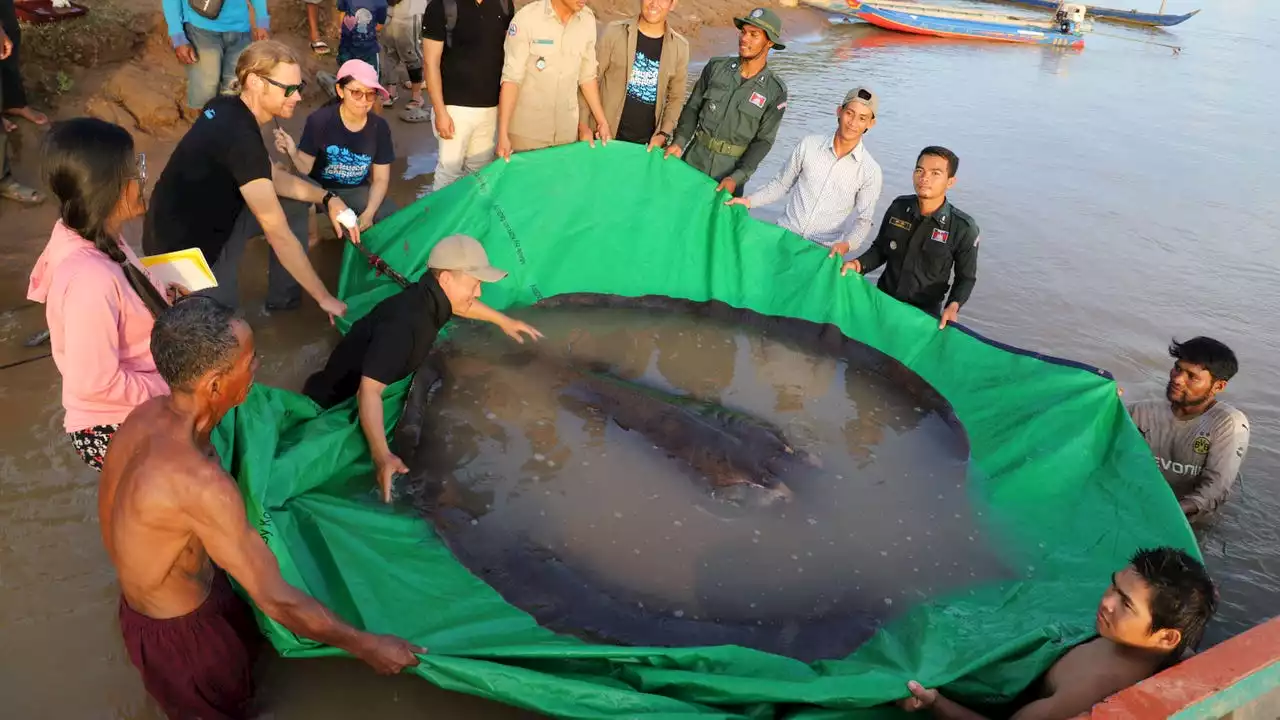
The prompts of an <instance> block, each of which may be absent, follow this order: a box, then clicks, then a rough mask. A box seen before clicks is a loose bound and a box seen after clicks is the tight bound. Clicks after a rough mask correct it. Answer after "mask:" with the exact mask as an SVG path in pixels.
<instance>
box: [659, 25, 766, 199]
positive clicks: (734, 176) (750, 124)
mask: <svg viewBox="0 0 1280 720" xmlns="http://www.w3.org/2000/svg"><path fill="white" fill-rule="evenodd" d="M733 24H734V25H736V26H737V27H738V32H739V35H738V55H737V56H736V57H719V58H712V59H711V60H710V61H708V62H707V66H706V67H705V68H703V69H702V75H701V76H699V78H698V82H697V83H696V84H695V85H694V86H693V93H692V94H690V95H689V99H688V101H686V102H685V106H684V110H683V111H682V112H681V113H680V122H678V123H677V124H676V136H675V137H674V138H672V139H671V144H670V145H668V146H667V150H666V153H665V154H664V155H663V157H668V158H669V157H671V156H673V155H674V156H675V157H679V158H684V161H685V162H687V163H689V165H691V166H693V167H694V168H697V169H698V170H699V171H701V172H704V173H706V174H707V175H710V176H711V178H712V179H713V180H718V181H719V182H720V184H719V185H717V186H716V192H719V191H721V190H727V191H728V192H729V193H730V194H731V195H733V196H734V197H741V196H742V191H743V186H744V185H746V184H747V181H748V180H750V179H751V176H752V175H753V174H754V173H755V171H756V168H757V167H759V166H760V161H761V160H764V158H765V156H766V155H768V154H769V151H770V150H771V149H773V141H774V139H775V138H776V137H777V136H778V126H779V125H781V124H782V114H783V112H784V111H785V110H786V109H787V85H786V83H784V82H782V78H779V77H778V76H777V75H776V74H775V73H774V72H773V70H772V69H771V68H769V65H768V62H769V51H770V50H773V49H777V50H782V49H783V48H785V47H786V45H783V44H782V20H781V19H780V18H779V17H778V16H777V14H776V13H774V12H773V11H772V10H768V9H766V8H756V9H755V10H752V11H751V12H750V13H749V14H748V15H747V17H743V18H736V19H735V20H734V21H733Z"/></svg>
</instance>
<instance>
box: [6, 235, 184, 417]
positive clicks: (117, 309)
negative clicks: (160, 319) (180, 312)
mask: <svg viewBox="0 0 1280 720" xmlns="http://www.w3.org/2000/svg"><path fill="white" fill-rule="evenodd" d="M120 246H121V247H122V248H123V249H124V252H125V255H126V256H127V257H128V258H129V262H132V263H134V264H135V265H139V267H141V265H140V264H139V263H138V258H137V256H136V255H134V253H133V250H131V249H130V248H129V246H128V245H127V244H125V242H124V239H123V238H121V240H120ZM153 282H154V280H153ZM157 289H160V290H161V292H162V293H163V290H162V289H161V288H159V286H158V285H157ZM27 298H28V299H29V300H34V301H35V302H38V303H43V304H44V306H45V319H46V321H47V322H48V323H49V340H50V343H51V344H52V345H53V361H54V363H55V364H57V366H58V372H59V373H61V374H62V406H63V407H64V408H65V409H66V412H67V415H66V420H65V423H64V424H65V427H66V429H67V432H75V431H77V430H84V429H87V428H91V427H94V426H97V425H114V424H117V423H120V422H123V421H124V419H125V418H126V417H128V415H129V413H130V412H132V411H133V409H134V408H135V407H137V406H139V405H141V404H142V403H144V402H146V401H147V400H149V399H151V398H153V397H155V396H157V395H167V394H168V393H169V386H168V385H167V384H165V381H164V380H163V379H161V378H160V373H159V372H157V371H156V363H155V361H154V360H153V359H152V358H151V328H152V327H153V326H154V325H155V319H154V318H153V317H152V316H151V312H150V311H149V310H147V306H146V305H145V304H143V302H142V298H140V297H138V294H137V293H136V292H134V290H133V287H132V286H130V285H129V281H128V280H127V279H126V278H125V275H124V270H123V269H122V268H121V267H120V266H119V265H117V264H116V262H115V261H114V260H112V259H111V258H110V257H108V256H107V255H106V254H105V253H103V252H102V251H101V250H99V249H98V248H96V247H94V245H93V243H91V242H89V241H88V240H85V239H84V238H82V237H80V235H79V234H77V233H76V232H75V231H73V230H71V229H70V228H68V227H67V226H66V225H63V224H62V221H58V223H57V224H56V225H54V227H53V234H52V236H50V238H49V244H48V245H47V246H46V247H45V249H44V252H43V253H41V254H40V259H39V260H37V261H36V266H35V269H34V270H32V271H31V283H30V285H28V287H27Z"/></svg>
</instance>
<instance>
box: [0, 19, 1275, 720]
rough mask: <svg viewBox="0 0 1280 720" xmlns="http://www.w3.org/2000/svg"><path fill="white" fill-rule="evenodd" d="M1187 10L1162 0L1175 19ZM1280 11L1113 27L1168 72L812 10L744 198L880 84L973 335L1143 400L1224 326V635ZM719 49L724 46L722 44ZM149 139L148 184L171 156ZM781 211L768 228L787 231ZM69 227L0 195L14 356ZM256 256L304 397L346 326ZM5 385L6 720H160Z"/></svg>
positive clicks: (1269, 554) (88, 488)
mask: <svg viewBox="0 0 1280 720" xmlns="http://www.w3.org/2000/svg"><path fill="white" fill-rule="evenodd" d="M1195 6H1196V4H1195V3H1193V2H1191V1H1190V0H1176V1H1175V0H1171V1H1170V3H1169V10H1168V11H1169V12H1185V11H1188V10H1190V9H1194V7H1195ZM1277 20H1280V9H1277V8H1275V7H1272V6H1271V5H1270V4H1266V3H1244V4H1223V5H1220V6H1214V7H1212V8H1207V9H1206V10H1205V12H1202V13H1201V14H1200V15H1199V16H1197V17H1196V18H1193V19H1192V20H1191V21H1189V22H1188V23H1186V24H1185V25H1183V26H1180V27H1178V28H1176V29H1174V30H1172V31H1160V32H1155V33H1150V34H1147V33H1144V32H1141V31H1135V30H1130V29H1126V28H1122V27H1113V26H1106V27H1103V28H1101V29H1100V32H1105V33H1107V34H1111V35H1121V36H1124V37H1129V38H1131V39H1143V38H1151V39H1155V40H1159V41H1162V42H1175V43H1178V44H1181V45H1183V46H1184V48H1185V49H1184V51H1183V53H1182V55H1181V56H1179V57H1176V58H1174V57H1171V55H1170V54H1169V52H1168V51H1167V50H1165V49H1161V48H1155V47H1152V46H1146V45H1141V44H1137V43H1134V42H1126V41H1123V40H1117V39H1110V38H1104V37H1101V36H1096V37H1094V36H1091V37H1090V38H1089V39H1088V42H1089V47H1088V48H1087V49H1086V50H1085V51H1084V52H1082V53H1079V54H1074V53H1061V52H1057V51H1052V50H1043V51H1042V50H1040V49H1033V48H1014V47H1001V46H990V45H983V44H979V43H953V42H938V41H919V40H918V39H915V38H909V37H899V36H896V35H892V34H889V33H883V32H879V31H876V30H874V29H870V28H856V27H849V28H832V29H818V23H817V21H816V20H815V21H814V22H813V23H812V25H811V26H810V28H809V29H807V30H802V31H801V32H800V34H799V35H798V37H797V42H794V43H792V44H791V46H790V47H789V48H788V50H787V51H786V54H785V55H781V54H780V55H779V57H778V58H777V66H778V68H779V70H780V72H782V73H784V76H785V77H786V78H787V81H788V83H789V85H790V88H791V103H790V105H789V108H788V113H787V117H786V119H785V120H784V123H783V127H782V130H781V132H780V134H779V140H778V143H777V145H776V146H775V148H774V151H773V152H772V153H771V154H770V156H769V158H768V159H767V160H766V162H765V164H764V165H763V166H762V168H761V170H760V172H759V174H758V175H757V178H758V179H757V180H756V181H753V183H752V184H751V185H752V186H755V185H758V184H759V183H760V182H764V181H765V179H767V177H768V176H769V175H770V174H771V173H773V172H776V171H777V170H778V169H779V168H780V167H781V164H782V163H783V162H784V161H785V159H786V154H787V153H788V152H789V150H790V148H791V147H792V146H793V145H794V143H795V141H796V140H797V139H798V138H799V137H800V136H802V135H804V134H808V133H813V132H822V133H826V132H829V131H830V129H831V127H832V125H831V122H832V114H833V112H834V104H835V102H837V100H836V99H835V98H836V97H837V96H838V95H841V94H843V92H844V90H845V89H847V87H849V86H853V85H856V84H862V83H866V84H870V85H871V86H872V87H874V88H875V89H876V90H877V91H878V92H879V93H880V94H881V116H880V119H879V124H878V125H877V127H876V128H875V129H873V130H872V131H871V133H870V134H869V135H868V137H867V145H868V148H869V149H870V150H871V152H872V153H873V155H874V156H875V157H876V159H877V160H878V161H879V162H880V164H881V166H882V167H883V168H884V172H885V190H884V193H883V195H882V197H881V200H880V204H879V206H878V213H877V218H878V217H879V213H880V212H883V209H884V207H885V206H886V205H887V204H888V202H889V201H890V200H892V198H893V197H894V196H895V195H898V194H902V193H907V192H910V185H909V176H910V168H911V164H912V162H914V158H915V152H916V151H917V149H918V148H919V147H921V146H923V145H924V144H926V143H930V142H941V143H943V144H947V145H950V146H951V147H952V149H954V150H956V151H957V152H958V153H959V154H960V156H961V158H962V165H961V170H960V181H959V183H958V185H957V188H956V190H955V192H954V194H953V200H954V201H955V202H956V204H957V205H959V206H960V207H961V208H962V209H964V210H966V211H967V212H969V213H970V214H971V215H973V216H974V217H975V218H976V219H977V220H978V222H979V224H980V225H981V226H982V229H983V240H984V242H983V243H982V247H983V255H982V261H981V269H980V274H979V282H978V286H977V289H976V290H975V293H974V296H973V301H972V302H971V303H970V304H969V305H968V306H967V307H966V308H965V311H964V314H963V316H962V321H963V322H965V323H967V324H969V325H970V326H972V327H974V328H975V329H976V330H978V331H979V332H982V333H983V334H986V335H988V336H990V337H993V338H996V339H999V340H1002V341H1005V342H1010V343H1012V344H1015V345H1020V346H1023V347H1029V348H1034V349H1036V350H1039V351H1042V352H1046V353H1050V354H1053V355H1059V356H1063V357H1070V358H1073V359H1077V360H1081V361H1084V362H1088V363H1092V364H1095V365H1098V366H1100V367H1103V368H1106V369H1108V370H1111V371H1112V372H1114V373H1115V374H1116V375H1117V377H1118V378H1119V380H1120V382H1121V384H1122V385H1123V386H1124V387H1125V388H1126V397H1128V398H1135V399H1136V398H1143V397H1151V396H1155V395H1157V394H1158V393H1159V392H1160V389H1161V388H1162V387H1163V383H1164V379H1163V376H1164V373H1165V371H1166V370H1167V367H1168V364H1169V360H1168V358H1167V357H1166V356H1165V354H1164V347H1165V345H1166V344H1167V342H1168V339H1169V337H1170V336H1172V335H1177V336H1179V337H1180V338H1185V337H1190V336H1191V335H1193V334H1198V333H1208V334H1215V335H1218V336H1219V337H1220V338H1221V339H1222V340H1224V341H1226V342H1228V343H1229V344H1231V345H1232V346H1233V347H1234V348H1235V349H1236V351H1237V353H1238V354H1239V355H1240V359H1241V364H1242V371H1241V374H1240V376H1239V378H1238V379H1237V380H1235V381H1233V382H1232V383H1231V385H1230V387H1229V389H1228V391H1227V394H1226V396H1225V399H1226V400H1228V401H1229V402H1232V403H1233V404H1236V405H1237V406H1238V407H1241V408H1242V409H1243V410H1244V411H1245V412H1246V413H1247V414H1248V415H1249V417H1250V420H1251V424H1252V427H1253V441H1252V446H1251V448H1250V451H1249V455H1248V458H1247V460H1246V464H1245V482H1244V485H1243V488H1242V490H1241V491H1240V492H1237V494H1236V495H1235V497H1234V498H1233V499H1232V500H1231V501H1230V502H1229V504H1228V506H1227V508H1226V511H1225V517H1224V518H1223V521H1222V523H1221V524H1220V525H1219V526H1218V527H1217V528H1215V529H1214V530H1213V531H1211V532H1210V533H1209V534H1208V535H1207V537H1206V539H1205V543H1204V549H1205V554H1206V555H1207V556H1208V560H1209V563H1210V568H1211V570H1213V571H1214V573H1215V576H1216V577H1217V578H1218V580H1219V582H1220V583H1221V584H1222V609H1221V612H1220V615H1219V619H1218V621H1216V622H1215V623H1214V624H1213V625H1211V627H1210V633H1209V641H1210V642H1217V641H1220V640H1221V639H1223V638H1224V637H1228V636H1230V635H1232V634H1235V633H1237V632H1239V631H1240V630H1242V629H1244V628H1246V627H1249V626H1251V625H1253V624H1256V623H1257V622H1258V621H1259V620H1261V619H1263V618H1265V617H1268V616H1271V615H1273V614H1274V613H1275V607H1274V598H1275V597H1276V593H1278V592H1280V582H1278V581H1277V578H1280V535H1278V534H1277V532H1278V531H1277V529H1276V526H1275V523H1274V517H1276V516H1277V515H1278V514H1280V492H1277V490H1276V487H1275V485H1274V483H1273V482H1271V478H1274V477H1277V476H1280V443H1278V441H1277V437H1280V393H1278V392H1277V390H1276V388H1277V387H1280V374H1278V372H1277V369H1276V365H1275V362H1274V358H1275V357H1276V356H1277V355H1280V333H1278V332H1277V331H1276V329H1275V328H1274V325H1275V323H1274V322H1271V315H1272V313H1271V310H1270V308H1272V307H1275V306H1276V305H1277V304H1278V303H1280V295H1278V294H1277V288H1280V285H1278V284H1277V283H1276V281H1275V278H1276V276H1277V274H1278V273H1280V260H1278V257H1280V256H1277V253H1276V251H1275V249H1274V247H1273V245H1274V239H1275V238H1276V237H1280V222H1277V220H1276V218H1275V216H1274V213H1272V212H1270V208H1271V207H1272V206H1273V205H1274V202H1273V199H1272V198H1271V196H1270V189H1269V188H1270V183H1269V182H1268V180H1269V177H1270V175H1269V172H1270V170H1269V165H1268V164H1267V162H1266V158H1267V157H1269V156H1268V155H1267V153H1268V152H1270V153H1271V154H1274V152H1275V149H1276V143H1275V140H1274V136H1275V135H1274V123H1273V118H1274V117H1275V116H1276V114H1277V112H1278V111H1280V105H1278V103H1280V101H1278V100H1277V99H1276V97H1275V96H1273V95H1268V94H1266V93H1261V94H1259V93H1258V92H1257V91H1256V88H1257V87H1262V86H1264V85H1265V83H1267V82H1268V81H1269V79H1270V76H1269V73H1270V72H1271V67H1272V66H1273V65H1274V63H1273V59H1274V53H1275V47H1274V43H1273V42H1272V41H1271V40H1269V39H1268V38H1267V36H1265V35H1264V31H1263V28H1267V27H1270V26H1272V25H1274V24H1275V22H1276V21H1277ZM788 22H790V16H788ZM797 27H800V26H797ZM705 35H706V37H708V38H712V37H716V38H719V40H717V42H719V43H720V44H719V45H716V47H717V48H724V47H731V46H730V45H728V44H726V43H725V42H724V38H727V37H728V34H725V35H723V36H720V35H714V34H712V33H707V34H705ZM712 44H713V45H714V43H712ZM1192 88H1198V90H1195V91H1191V90H1190V89H1192ZM301 117H302V115H301V114H300V115H299V117H298V118H297V119H295V120H294V121H293V122H292V123H291V124H290V127H291V128H292V129H293V130H294V131H295V132H296V131H297V130H298V129H299V128H300V127H301ZM393 125H394V127H395V128H396V141H397V144H398V147H399V148H400V149H401V152H406V150H407V154H408V157H407V158H406V159H403V160H400V161H398V162H397V164H396V166H395V174H394V176H395V177H396V178H397V180H396V183H395V188H394V194H395V196H396V197H397V198H398V199H404V198H410V197H413V196H415V195H416V194H417V193H418V192H421V190H422V189H423V188H424V187H425V186H426V185H427V184H428V182H429V181H428V179H427V178H426V177H425V174H426V173H429V172H430V170H431V168H432V166H433V165H434V154H433V153H434V150H433V148H434V143H433V141H432V140H431V137H430V131H429V129H428V128H426V127H425V126H418V127H415V128H406V127H404V126H403V125H402V124H400V123H394V124H393ZM36 137H37V134H36V133H35V132H33V131H32V130H31V129H30V128H29V127H24V128H23V130H22V131H21V132H20V135H19V137H18V142H16V143H15V144H16V145H18V150H19V151H20V152H19V158H18V164H17V170H18V173H19V174H20V175H21V176H23V177H25V178H29V179H34V178H35V177H36V175H35V168H34V161H35V157H34V155H35V142H34V140H35V138H36ZM140 149H145V150H147V152H148V153H149V161H150V162H149V164H150V169H151V171H152V172H153V173H154V174H157V175H158V172H159V170H160V167H161V166H162V162H163V160H164V158H165V157H166V155H167V150H166V148H165V147H164V146H163V145H151V146H146V144H145V143H144V145H143V147H141V148H140ZM780 207H781V204H779V205H778V206H775V207H773V208H767V209H764V210H762V211H756V212H755V213H754V214H756V215H757V216H759V217H761V218H764V219H772V218H776V217H777V213H778V212H779V211H780ZM54 218H55V214H54V210H53V208H52V207H51V206H48V205H46V206H45V207H42V208H38V209H34V210H27V209H19V208H17V207H15V206H13V205H12V204H9V203H0V228H3V232H2V233H0V234H2V236H3V242H2V243H0V364H5V363H10V362H14V361H19V360H22V359H25V358H30V357H34V356H36V355H39V354H41V353H43V352H47V348H37V349H34V350H28V349H25V348H22V347H21V341H22V340H23V339H25V338H26V337H27V336H28V335H29V334H31V333H33V332H36V331H37V330H39V329H41V328H42V327H43V317H42V315H43V312H42V310H41V309H40V308H38V307H37V308H32V307H27V305H26V302H25V300H24V296H25V288H26V277H27V272H28V271H29V269H30V267H31V264H32V263H33V262H34V260H35V258H36V256H37V255H38V254H39V251H40V249H41V248H42V247H43V244H44V242H45V240H46V239H47V237H48V231H49V228H50V227H51V226H52V224H53V221H54ZM130 237H131V238H133V239H134V240H136V239H137V228H132V229H131V236H130ZM338 250H339V248H338V246H337V244H336V243H335V242H334V241H332V240H329V241H326V242H325V243H324V244H322V245H321V246H320V247H319V248H317V249H316V250H315V251H313V258H315V259H316V262H317V265H318V266H319V268H320V270H321V273H322V276H323V277H326V278H333V277H334V272H335V269H336V263H337V260H338ZM245 267H246V268H251V267H252V268H258V270H257V271H253V272H250V271H246V273H245V285H246V291H245V292H246V301H245V304H244V306H245V308H246V311H247V315H248V317H249V320H250V322H251V323H253V325H254V327H255V328H256V330H257V331H258V333H259V342H260V348H261V351H262V352H263V354H264V356H265V357H264V362H263V368H262V371H261V374H260V378H261V379H262V381H263V382H267V383H271V384H277V385H281V386H284V387H292V388H296V387H298V386H299V384H300V383H301V380H302V378H304V377H305V376H306V374H307V373H308V372H310V371H311V370H312V369H314V368H315V367H317V366H318V365H319V364H320V363H321V362H322V359H323V358H324V356H325V355H326V354H327V351H328V348H329V347H330V346H331V345H332V343H333V341H334V339H335V337H336V336H335V334H334V333H333V331H332V330H330V329H329V328H328V326H327V324H326V323H325V321H324V318H323V317H322V316H321V314H320V313H319V312H318V310H317V309H316V308H315V307H314V305H312V304H311V303H310V302H306V303H304V307H303V309H302V310H301V311H299V312H298V313H297V314H293V315H289V316H286V317H285V318H279V317H275V318H267V317H264V316H262V315H261V314H260V313H259V311H258V310H257V305H258V304H259V303H260V302H261V298H262V296H263V289H264V288H263V284H264V278H265V253H264V251H263V247H262V245H261V244H259V245H257V246H255V247H253V248H251V251H250V253H249V254H248V256H247V258H246V266H245ZM0 372H2V373H3V374H0V402H3V403H4V404H5V406H6V407H7V408H8V409H9V412H8V413H7V414H6V415H5V416H4V417H3V418H0V618H3V622H2V623H0V645H2V646H3V647H4V648H5V650H6V652H5V653H4V654H3V657H0V706H2V707H3V708H4V710H5V716H6V717H14V718H39V717H59V718H62V717H68V718H80V717H86V718H88V717H94V718H96V717H110V718H146V719H148V720H149V719H152V718H157V717H159V715H158V714H157V713H156V711H155V709H154V708H153V707H151V706H150V705H149V704H148V703H147V702H146V700H145V694H144V693H143V691H142V687H141V683H140V682H139V680H138V678H137V674H136V673H135V672H134V670H133V668H132V667H131V666H130V665H129V662H128V659H127V657H125V655H124V653H123V647H122V645H121V643H120V640H119V635H118V628H117V624H116V620H115V608H116V597H117V595H116V593H117V589H116V585H115V581H114V576H113V573H112V570H111V568H110V566H109V564H108V563H107V560H106V557H105V554H104V553H103V551H102V549H101V541H100V538H99V536H98V530H97V523H96V518H95V512H96V510H95V505H94V503H95V486H94V483H95V480H96V475H94V474H93V473H92V472H91V471H89V470H88V469H86V468H84V467H83V466H81V465H80V463H79V460H78V459H77V458H76V457H75V456H74V454H73V453H72V450H71V448H70V444H69V442H68V441H67V440H66V438H65V436H64V435H63V434H62V428H61V410H60V407H59V399H58V398H59V382H58V378H57V373H56V371H55V369H54V367H53V365H52V363H51V362H50V361H49V360H47V359H44V360H37V361H35V362H32V363H29V364H26V365H22V366H19V367H15V368H11V369H6V370H3V371H0ZM263 692H264V694H265V700H266V702H267V703H268V705H269V706H270V707H271V709H272V710H273V711H274V712H275V716H276V717H277V718H303V717H306V718H323V717H333V718H345V717H352V716H367V717H379V718H384V717H385V718H397V717H405V718H409V717H421V716H422V714H423V713H424V712H432V713H434V714H437V715H439V716H443V717H516V716H519V715H520V713H519V712H518V711H515V710H512V709H509V708H505V707H501V706H498V705H494V704H489V703H481V702H477V701H475V700H473V699H471V698H467V697H464V696H458V695H453V694H449V693H444V692H440V691H438V690H436V689H434V688H433V686H431V685H430V684H429V683H426V682H422V681H420V680H416V679H411V678H381V677H377V676H375V675H373V674H372V673H371V672H370V671H368V670H367V669H365V668H364V667H362V666H360V665H358V664H356V663H354V662H350V661H344V660H306V661H296V660H283V661H275V662H272V663H270V666H269V667H268V668H267V672H266V674H265V676H264V681H263Z"/></svg>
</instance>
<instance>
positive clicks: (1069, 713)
mask: <svg viewBox="0 0 1280 720" xmlns="http://www.w3.org/2000/svg"><path fill="white" fill-rule="evenodd" d="M1216 606H1217V593H1216V590H1215V589H1214V586H1213V581H1212V580H1211V579H1210V578H1209V574H1208V572H1206V571H1205V569H1204V566H1203V565H1201V564H1200V562H1199V561H1197V560H1196V559H1195V558H1193V557H1191V556H1190V555H1188V554H1187V553H1185V552H1183V551H1181V550H1176V549H1174V548H1167V547H1166V548H1156V549H1154V550H1139V551H1138V552H1136V553H1134V555H1133V559H1132V560H1130V561H1129V566H1128V567H1126V568H1125V569H1124V570H1121V571H1120V572H1118V573H1115V574H1113V575H1112V576H1111V586H1110V587H1109V588H1107V591H1106V593H1105V594H1104V595H1103V596H1102V601H1101V602H1100V603H1099V604H1098V614H1097V616H1096V617H1095V618H1094V625H1095V627H1096V628H1097V631H1098V637H1096V638H1094V639H1092V640H1089V641H1087V642H1085V643H1083V644H1080V645H1077V646H1076V647H1074V648H1072V649H1071V650H1070V651H1068V652H1067V654H1066V655H1063V656H1062V657H1061V658H1059V659H1058V661H1057V662H1055V663H1054V664H1053V665H1052V666H1051V667H1050V668H1049V670H1048V671H1047V672H1045V674H1044V675H1043V676H1041V678H1040V679H1039V680H1037V681H1036V682H1033V683H1032V684H1031V686H1030V687H1028V688H1027V689H1026V690H1024V691H1023V693H1022V695H1020V696H1019V697H1018V698H1017V699H1016V700H1015V701H1014V707H1013V708H1012V710H1013V711H1014V712H1013V715H1012V717H1013V719H1014V720H1059V719H1062V720H1066V718H1072V717H1075V716H1076V715H1079V714H1080V713H1084V712H1088V711H1089V709H1090V708H1092V707H1093V706H1094V704H1096V703H1099V702H1102V701H1103V700H1105V699H1106V698H1108V697H1110V696H1111V695H1114V694H1115V693H1117V692H1119V691H1121V690H1123V689H1125V688H1127V687H1129V686H1130V685H1134V684H1136V683H1138V682H1141V681H1142V680H1145V679H1147V678H1149V677H1151V676H1152V675H1154V674H1156V673H1157V672H1159V671H1160V670H1162V669H1164V668H1166V667H1168V666H1169V665H1172V664H1173V663H1175V662H1177V661H1178V660H1179V659H1181V657H1182V655H1183V654H1184V653H1185V652H1186V651H1188V650H1189V649H1191V648H1193V647H1195V645H1196V644H1197V643H1199V641H1200V636H1201V634H1202V633H1203V632H1204V628H1205V625H1207V624H1208V623H1209V618H1210V617H1212V616H1213V611H1214V609H1215V607H1216ZM907 689H908V690H909V691H910V693H911V696H910V697H908V698H907V699H905V700H902V701H901V702H900V703H899V707H901V708H902V709H904V710H907V711H909V712H914V711H917V710H925V709H928V710H930V711H932V712H933V716H934V717H936V718H943V719H944V720H984V716H983V715H981V714H979V713H976V712H974V711H972V710H970V709H968V708H966V707H963V706H961V705H960V704H959V703H957V702H955V701H954V700H951V699H949V698H947V697H944V696H943V695H942V694H941V693H939V692H938V691H937V690H929V689H926V688H924V687H923V686H922V685H921V684H920V683H918V682H916V681H914V680H913V681H911V682H909V683H907Z"/></svg>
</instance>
